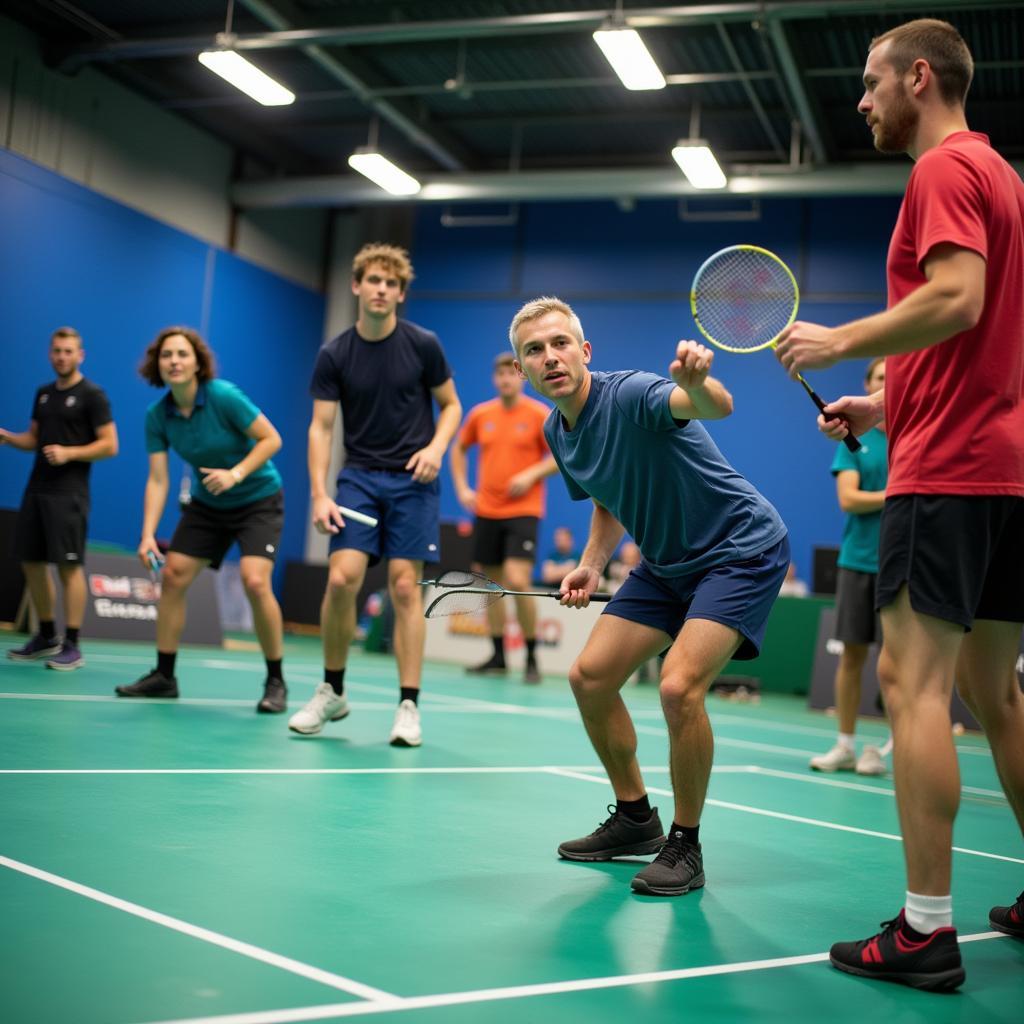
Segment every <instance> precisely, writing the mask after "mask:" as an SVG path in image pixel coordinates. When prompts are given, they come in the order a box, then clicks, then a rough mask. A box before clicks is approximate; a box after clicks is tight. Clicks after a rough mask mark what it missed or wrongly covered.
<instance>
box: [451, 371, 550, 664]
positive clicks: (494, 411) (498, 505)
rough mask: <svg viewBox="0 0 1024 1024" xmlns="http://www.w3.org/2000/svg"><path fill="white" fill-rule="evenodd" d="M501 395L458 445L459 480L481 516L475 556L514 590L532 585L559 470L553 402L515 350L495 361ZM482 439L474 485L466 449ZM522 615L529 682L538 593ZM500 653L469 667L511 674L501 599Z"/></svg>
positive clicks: (454, 458)
mask: <svg viewBox="0 0 1024 1024" xmlns="http://www.w3.org/2000/svg"><path fill="white" fill-rule="evenodd" d="M494 388H495V390H496V391H497V392H498V397H497V398H494V399H492V400H491V401H489V402H482V403H481V404H480V405H477V406H474V407H473V408H472V409H471V410H470V411H469V415H468V416H467V417H466V422H465V423H463V425H462V430H461V431H460V433H459V436H458V439H457V440H456V441H455V443H454V444H453V445H452V448H451V467H452V479H453V481H454V483H455V492H456V494H457V495H458V498H459V501H460V502H461V504H462V505H463V507H464V508H465V509H466V510H467V511H468V512H472V513H473V514H474V515H475V516H476V520H475V522H474V525H473V561H474V563H475V564H476V566H478V567H479V570H480V571H481V572H483V573H484V575H486V576H489V577H490V578H491V579H493V580H497V581H498V582H500V583H502V584H503V585H504V586H505V587H507V588H508V589H509V590H529V589H530V576H531V574H532V571H533V563H534V561H535V559H536V557H537V526H538V523H539V521H540V517H541V516H542V515H543V514H544V485H543V483H542V481H543V480H544V478H545V477H547V476H551V474H552V473H555V472H557V471H558V467H557V466H556V465H555V460H554V459H553V458H552V457H551V453H550V452H549V451H548V446H547V442H546V441H545V440H544V420H545V419H546V418H547V415H548V411H549V410H548V407H547V406H546V405H541V403H540V402H536V401H534V400H533V399H532V398H527V397H525V396H524V395H523V381H522V379H521V378H520V376H519V374H518V373H516V369H515V357H514V356H513V355H512V353H511V352H508V353H503V354H502V355H500V356H498V357H497V358H496V359H495V360H494ZM475 444H477V445H479V446H480V466H479V472H478V479H479V483H478V486H477V489H476V490H473V489H472V488H471V487H470V486H469V482H468V478H467V475H466V449H467V448H470V447H472V446H473V445H475ZM515 602H516V616H517V618H518V619H519V626H520V628H521V629H522V631H523V638H524V639H525V641H526V672H525V674H524V676H523V680H524V682H527V683H539V682H540V670H539V669H538V667H537V654H536V643H537V640H536V624H537V610H536V607H535V604H534V600H533V598H531V597H517V598H516V599H515ZM487 620H488V623H489V625H490V629H491V641H492V642H493V644H494V653H493V654H492V655H491V657H490V658H488V659H487V660H486V661H485V662H483V664H481V665H475V666H473V667H472V668H470V669H467V671H469V672H475V673H483V674H496V675H504V673H505V615H504V609H503V608H502V604H501V602H500V601H498V602H496V603H495V604H493V605H491V606H490V607H489V608H488V609H487Z"/></svg>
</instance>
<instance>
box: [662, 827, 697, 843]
mask: <svg viewBox="0 0 1024 1024" xmlns="http://www.w3.org/2000/svg"><path fill="white" fill-rule="evenodd" d="M677 832H682V834H683V841H684V842H687V843H692V844H693V845H694V846H698V845H699V844H700V825H694V826H693V828H690V827H689V826H688V825H680V824H679V822H677V821H673V822H672V827H671V828H670V829H669V831H668V834H669V835H670V836H674V835H675V834H676V833H677Z"/></svg>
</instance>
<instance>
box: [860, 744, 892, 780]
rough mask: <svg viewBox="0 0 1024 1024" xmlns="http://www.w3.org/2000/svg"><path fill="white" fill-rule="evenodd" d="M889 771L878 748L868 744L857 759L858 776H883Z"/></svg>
mask: <svg viewBox="0 0 1024 1024" xmlns="http://www.w3.org/2000/svg"><path fill="white" fill-rule="evenodd" d="M888 770H889V768H888V766H887V765H886V763H885V758H884V757H882V752H881V751H880V750H879V749H878V747H873V746H871V744H868V745H867V746H866V747H865V748H864V749H863V750H862V751H861V752H860V757H858V758H857V774H858V775H884V774H885V773H886V772H887V771H888Z"/></svg>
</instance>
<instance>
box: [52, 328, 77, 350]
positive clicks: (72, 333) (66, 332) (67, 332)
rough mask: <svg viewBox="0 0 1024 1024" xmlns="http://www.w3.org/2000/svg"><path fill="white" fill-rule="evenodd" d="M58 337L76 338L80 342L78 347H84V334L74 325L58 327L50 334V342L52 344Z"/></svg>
mask: <svg viewBox="0 0 1024 1024" xmlns="http://www.w3.org/2000/svg"><path fill="white" fill-rule="evenodd" d="M58 338H74V339H75V340H76V341H77V342H78V347H79V348H82V336H81V335H80V334H79V333H78V331H76V330H75V329H74V327H58V328H57V330H55V331H54V332H53V334H51V335H50V344H51V345H52V344H53V343H54V342H55V341H56V340H57V339H58Z"/></svg>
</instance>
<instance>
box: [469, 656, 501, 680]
mask: <svg viewBox="0 0 1024 1024" xmlns="http://www.w3.org/2000/svg"><path fill="white" fill-rule="evenodd" d="M466 672H467V673H468V674H469V675H471V676H503V675H505V673H506V672H508V668H507V666H506V665H505V660H504V658H502V659H501V660H500V661H499V660H498V659H497V658H496V657H495V656H494V655H493V654H492V655H491V656H490V657H489V658H488V659H487V660H486V661H483V662H481V663H480V664H479V665H467V666H466Z"/></svg>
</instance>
